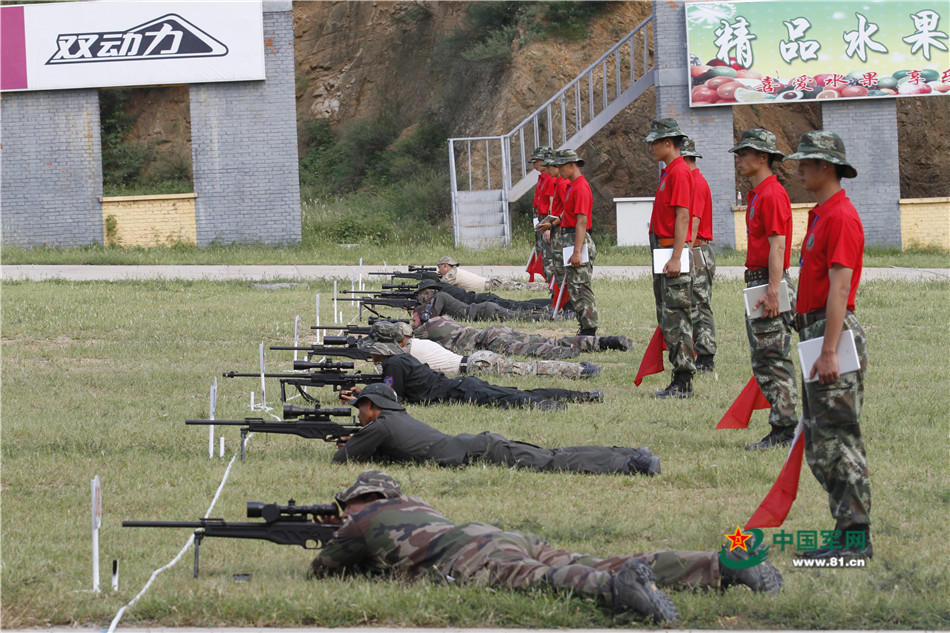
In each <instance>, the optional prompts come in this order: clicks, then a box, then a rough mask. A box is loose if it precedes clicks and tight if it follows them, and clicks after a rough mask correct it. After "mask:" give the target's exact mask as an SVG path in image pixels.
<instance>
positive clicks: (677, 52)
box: [644, 0, 736, 246]
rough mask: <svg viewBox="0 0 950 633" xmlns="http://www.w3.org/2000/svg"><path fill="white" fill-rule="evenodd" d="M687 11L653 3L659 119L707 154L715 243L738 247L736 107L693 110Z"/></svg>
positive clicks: (661, 0)
mask: <svg viewBox="0 0 950 633" xmlns="http://www.w3.org/2000/svg"><path fill="white" fill-rule="evenodd" d="M685 6H686V3H685V2H675V1H672V0H654V3H653V11H654V22H655V26H654V29H655V30H654V33H655V36H656V41H655V47H656V48H655V50H656V84H657V85H656V113H657V118H666V117H673V118H675V119H676V120H677V121H679V124H680V128H681V129H682V130H683V131H684V132H685V133H686V134H688V135H689V136H690V137H692V138H693V139H694V140H695V141H696V150H697V151H698V152H699V153H700V154H702V155H703V158H700V159H697V161H696V165H697V166H698V167H699V169H700V171H702V172H703V175H704V176H705V177H706V181H707V182H708V183H709V189H710V191H711V192H712V200H713V239H714V241H715V242H716V243H718V244H723V245H731V246H735V231H734V224H733V215H732V205H734V204H735V202H736V174H735V165H734V162H733V158H732V154H729V153H728V152H729V148H730V147H732V146H733V145H734V143H733V142H732V140H733V133H732V108H730V107H721V108H698V109H697V108H693V109H691V108H690V107H689V83H688V82H689V72H688V67H689V54H688V52H687V48H686V9H685ZM646 131H647V130H644V135H646Z"/></svg>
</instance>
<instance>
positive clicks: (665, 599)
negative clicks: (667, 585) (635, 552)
mask: <svg viewBox="0 0 950 633" xmlns="http://www.w3.org/2000/svg"><path fill="white" fill-rule="evenodd" d="M610 602H611V606H612V607H613V608H614V609H616V610H621V609H624V610H628V611H633V612H635V613H639V614H640V615H642V616H644V617H646V618H649V619H651V620H656V621H657V622H659V623H661V624H663V623H672V622H675V621H676V618H677V617H678V615H677V612H676V605H675V604H673V601H672V600H670V597H669V596H668V595H666V594H665V593H663V592H662V591H660V590H659V589H657V587H656V576H654V575H653V569H652V568H651V567H650V566H649V565H647V564H646V563H645V562H643V561H642V560H637V559H635V558H634V559H632V560H628V561H627V562H626V563H624V564H623V567H621V568H620V571H618V572H617V573H616V574H614V575H613V576H611V578H610Z"/></svg>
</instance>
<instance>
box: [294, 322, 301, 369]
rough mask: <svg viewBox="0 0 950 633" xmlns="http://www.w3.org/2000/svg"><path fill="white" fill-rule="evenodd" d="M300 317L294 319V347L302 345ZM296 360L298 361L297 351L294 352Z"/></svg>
mask: <svg viewBox="0 0 950 633" xmlns="http://www.w3.org/2000/svg"><path fill="white" fill-rule="evenodd" d="M299 340H300V315H299V314H298V315H297V316H295V317H294V347H297V346H298V345H300V343H298V341H299ZM294 360H297V350H294Z"/></svg>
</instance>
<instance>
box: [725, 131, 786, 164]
mask: <svg viewBox="0 0 950 633" xmlns="http://www.w3.org/2000/svg"><path fill="white" fill-rule="evenodd" d="M746 147H748V148H750V149H754V150H756V151H759V152H765V153H766V154H775V155H776V156H778V157H779V158H780V159H781V160H784V159H785V154H783V153H782V152H780V151H778V147H777V146H776V145H775V135H774V134H772V133H771V132H769V131H768V130H763V129H762V128H758V127H757V128H755V129H752V130H746V131H745V132H743V133H742V137H741V138H740V139H739V144H738V145H736V146H735V147H733V148H732V149H731V150H729V151H730V152H738V151H739V150H740V149H743V148H746Z"/></svg>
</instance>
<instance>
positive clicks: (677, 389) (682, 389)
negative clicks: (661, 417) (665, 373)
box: [653, 372, 693, 399]
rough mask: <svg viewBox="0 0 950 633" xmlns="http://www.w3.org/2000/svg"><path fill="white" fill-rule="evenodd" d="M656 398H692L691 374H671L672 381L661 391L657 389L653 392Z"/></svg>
mask: <svg viewBox="0 0 950 633" xmlns="http://www.w3.org/2000/svg"><path fill="white" fill-rule="evenodd" d="M653 395H654V396H655V397H657V398H664V399H666V398H692V397H693V377H692V374H689V373H686V372H682V373H678V374H673V381H672V382H671V383H670V386H669V387H667V388H666V389H664V390H663V391H657V392H656V393H655V394H653Z"/></svg>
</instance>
